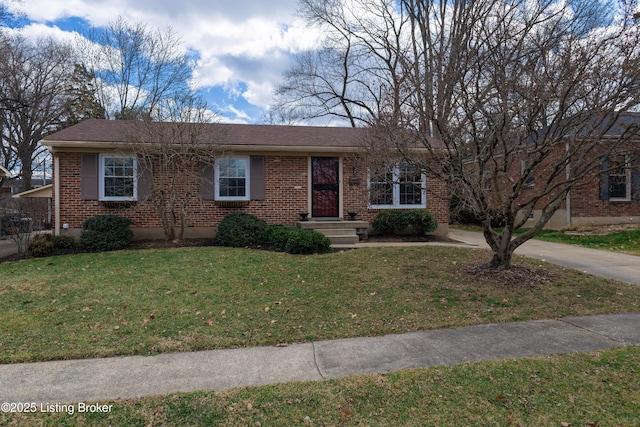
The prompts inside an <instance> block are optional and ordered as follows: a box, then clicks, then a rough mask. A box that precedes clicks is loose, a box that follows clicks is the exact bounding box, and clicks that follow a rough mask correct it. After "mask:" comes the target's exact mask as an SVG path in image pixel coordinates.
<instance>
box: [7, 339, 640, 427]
mask: <svg viewBox="0 0 640 427" xmlns="http://www.w3.org/2000/svg"><path fill="white" fill-rule="evenodd" d="M639 366H640V347H626V348H619V349H615V350H608V351H601V352H592V353H573V354H567V355H556V356H549V357H541V358H529V359H518V360H511V361H497V362H482V363H475V364H469V365H461V366H455V367H439V368H429V369H421V370H407V371H402V372H398V373H392V374H387V375H360V376H353V377H348V378H344V379H340V380H332V381H326V382H308V383H295V384H280V385H277V386H265V387H258V388H246V389H237V390H231V391H227V392H218V393H216V392H199V393H188V394H173V395H168V396H162V397H153V398H144V399H136V400H120V401H114V402H106V404H111V405H113V407H112V410H111V412H109V413H106V414H104V413H94V414H90V413H77V412H76V413H74V414H71V415H70V414H68V413H44V414H43V413H37V414H2V413H0V424H1V425H6V426H21V427H22V426H42V425H44V426H85V425H91V426H111V425H118V426H142V425H154V426H174V425H190V426H210V425H219V426H260V425H264V426H268V425H269V426H270V425H300V426H304V425H310V426H311V425H333V426H352V425H367V426H388V425H393V426H416V425H420V426H454V425H455V426H558V427H560V426H565V427H567V426H591V427H595V426H598V427H605V426H637V425H640V412H638V401H639V400H640V369H639V368H638V367H639Z"/></svg>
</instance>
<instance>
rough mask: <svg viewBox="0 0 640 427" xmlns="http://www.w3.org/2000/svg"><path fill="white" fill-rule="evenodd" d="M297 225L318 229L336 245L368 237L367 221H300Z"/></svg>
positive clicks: (356, 241)
mask: <svg viewBox="0 0 640 427" xmlns="http://www.w3.org/2000/svg"><path fill="white" fill-rule="evenodd" d="M296 226H297V227H299V228H306V229H311V230H316V231H318V232H320V233H322V234H324V235H325V236H327V237H328V238H329V240H331V243H332V244H334V245H352V244H356V243H358V242H359V241H360V240H362V239H366V238H367V230H368V229H369V223H368V222H367V221H345V220H333V221H314V220H309V221H298V222H297V223H296Z"/></svg>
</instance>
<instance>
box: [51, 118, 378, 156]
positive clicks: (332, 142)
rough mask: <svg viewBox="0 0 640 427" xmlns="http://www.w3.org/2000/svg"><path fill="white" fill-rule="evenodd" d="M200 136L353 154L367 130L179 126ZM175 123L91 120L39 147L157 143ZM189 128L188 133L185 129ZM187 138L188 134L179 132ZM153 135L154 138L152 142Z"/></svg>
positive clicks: (249, 146)
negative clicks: (159, 136) (135, 137)
mask: <svg viewBox="0 0 640 427" xmlns="http://www.w3.org/2000/svg"><path fill="white" fill-rule="evenodd" d="M178 125H179V126H186V127H187V128H186V129H188V130H191V131H194V132H197V133H198V135H204V136H207V135H208V138H207V137H204V138H203V143H218V144H220V146H221V148H223V149H229V150H234V151H289V152H310V151H321V152H336V153H338V152H355V151H358V150H360V149H361V148H362V147H363V146H364V141H365V139H366V138H367V136H368V135H369V133H368V132H369V131H368V129H365V128H351V127H319V126H279V125H247V124H219V123H206V124H200V123H179V124H178ZM172 128H173V129H175V128H176V123H167V122H141V121H128V120H101V119H91V120H86V121H83V122H81V123H79V124H77V125H75V126H72V127H69V128H66V129H63V130H61V131H59V132H56V133H54V134H51V135H49V136H47V137H45V138H44V139H43V140H42V143H43V144H44V145H46V146H48V147H49V149H50V150H51V151H65V149H95V148H113V146H114V145H116V144H122V143H126V142H127V141H131V140H133V138H132V137H131V136H132V135H134V134H135V135H138V138H137V140H139V141H145V142H157V141H154V139H157V135H163V132H164V134H166V131H168V130H171V129H172ZM189 128H191V129H189ZM183 134H184V135H188V134H189V132H183ZM154 135H156V137H155V138H154Z"/></svg>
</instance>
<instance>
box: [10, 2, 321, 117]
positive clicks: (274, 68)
mask: <svg viewBox="0 0 640 427" xmlns="http://www.w3.org/2000/svg"><path fill="white" fill-rule="evenodd" d="M0 2H2V3H4V4H5V5H7V6H8V7H9V9H10V10H12V11H16V12H20V13H22V14H23V15H24V16H25V18H26V19H23V20H21V21H20V25H19V26H20V28H19V29H18V30H17V31H20V32H22V33H23V34H25V35H26V36H27V37H37V36H40V35H45V34H48V35H53V36H55V37H60V38H68V37H69V38H70V37H71V36H72V35H73V32H74V31H81V30H87V29H89V28H91V27H100V26H104V25H106V24H108V23H109V22H112V21H114V20H115V19H116V18H117V17H118V16H122V17H123V18H124V19H126V20H127V21H129V22H143V23H145V24H147V25H148V26H149V28H159V29H165V28H167V27H171V28H172V29H173V31H174V32H175V33H176V34H177V35H178V36H179V37H180V38H181V39H182V41H183V44H184V47H185V48H186V49H189V50H192V51H194V52H196V54H197V57H198V58H199V61H198V67H197V68H196V69H195V70H194V76H195V79H196V80H195V85H196V87H198V88H199V90H200V91H201V92H202V94H203V95H205V98H206V99H207V100H208V101H209V104H210V106H211V107H212V109H213V110H214V111H216V112H218V113H219V114H221V116H222V119H221V120H222V121H223V122H232V123H259V122H260V121H261V120H262V118H263V116H264V114H265V113H266V112H267V109H268V107H269V105H270V103H271V99H272V93H273V90H274V88H275V86H276V85H277V84H278V82H279V80H280V78H281V75H282V73H283V72H284V71H285V70H286V69H287V68H288V67H289V65H290V63H291V62H290V61H291V58H292V56H293V55H295V54H296V53H298V52H300V51H302V50H305V49H309V48H310V47H311V46H313V45H314V43H315V42H316V41H317V39H318V34H314V32H313V31H312V30H310V29H309V28H307V27H306V26H305V24H304V23H303V22H302V21H301V20H300V19H298V18H296V16H295V12H296V8H297V3H296V0H269V1H265V0H232V1H228V0H182V1H176V0H135V1H134V0H0Z"/></svg>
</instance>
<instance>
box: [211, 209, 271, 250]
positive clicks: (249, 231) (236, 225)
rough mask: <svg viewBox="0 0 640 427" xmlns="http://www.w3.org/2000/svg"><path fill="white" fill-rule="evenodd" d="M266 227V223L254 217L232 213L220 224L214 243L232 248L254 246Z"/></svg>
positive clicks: (242, 213) (243, 213) (241, 213)
mask: <svg viewBox="0 0 640 427" xmlns="http://www.w3.org/2000/svg"><path fill="white" fill-rule="evenodd" d="M266 227H267V223H266V222H265V221H263V220H261V219H260V218H258V217H257V216H255V215H251V214H248V213H245V212H233V213H231V214H229V215H227V216H225V217H224V218H223V219H222V221H221V222H220V225H219V226H218V230H217V231H216V238H215V240H214V242H215V244H217V245H220V246H230V247H234V248H241V247H245V246H251V245H255V244H257V243H258V241H259V238H260V234H261V233H262V232H263V231H264V229H265V228H266Z"/></svg>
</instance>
